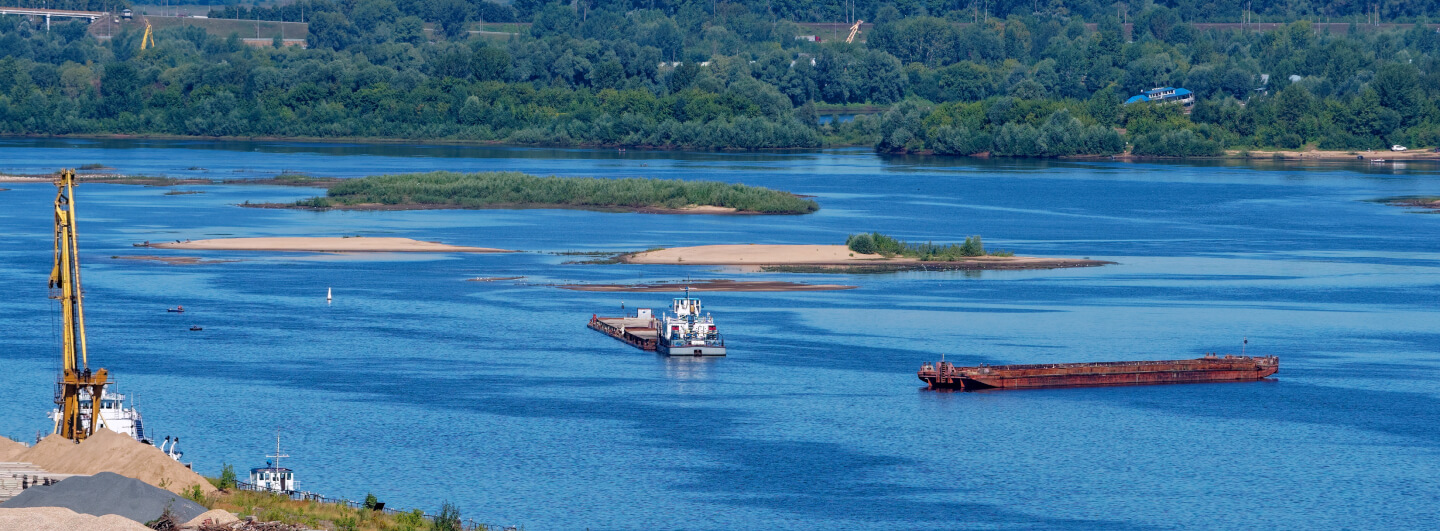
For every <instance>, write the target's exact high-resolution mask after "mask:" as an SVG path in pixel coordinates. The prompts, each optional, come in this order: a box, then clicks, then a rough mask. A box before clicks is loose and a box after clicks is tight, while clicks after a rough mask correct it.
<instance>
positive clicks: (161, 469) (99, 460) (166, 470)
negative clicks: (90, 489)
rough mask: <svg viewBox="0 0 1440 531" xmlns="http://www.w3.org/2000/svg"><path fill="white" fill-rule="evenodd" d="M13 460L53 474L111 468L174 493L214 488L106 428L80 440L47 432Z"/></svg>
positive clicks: (153, 449)
mask: <svg viewBox="0 0 1440 531" xmlns="http://www.w3.org/2000/svg"><path fill="white" fill-rule="evenodd" d="M13 460H14V461H22V462H27V463H34V464H35V466H38V467H40V468H43V469H45V470H47V471H50V472H54V473H57V474H97V473H100V472H114V473H116V474H120V475H122V476H126V477H131V478H135V479H138V480H140V481H144V482H146V483H149V484H151V485H155V486H157V487H158V486H160V485H161V483H164V484H165V487H164V488H166V489H169V490H170V491H171V492H176V493H183V492H184V491H186V490H188V489H189V488H190V486H191V485H199V486H200V490H201V491H202V492H204V493H206V494H210V493H212V492H215V487H214V486H213V485H211V484H210V482H209V481H206V480H205V478H203V477H201V476H200V474H196V473H195V471H193V470H190V469H188V468H185V465H182V464H180V463H178V462H176V461H175V460H174V459H171V458H170V456H168V455H165V452H162V451H160V449H159V448H156V447H154V446H151V445H148V444H145V443H142V442H139V441H136V440H135V439H132V438H130V437H129V436H127V435H123V434H120V433H116V432H113V431H110V430H97V431H96V432H95V435H92V436H90V438H88V439H85V442H82V443H80V444H75V443H73V442H71V441H69V440H68V439H64V438H61V437H60V436H59V435H51V436H49V437H46V438H45V439H43V440H41V441H40V442H39V444H36V445H35V446H32V447H30V449H28V450H26V451H24V452H21V453H20V454H19V455H16V456H15V457H14V458H13Z"/></svg>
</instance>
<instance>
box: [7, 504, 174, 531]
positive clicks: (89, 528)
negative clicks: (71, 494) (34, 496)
mask: <svg viewBox="0 0 1440 531" xmlns="http://www.w3.org/2000/svg"><path fill="white" fill-rule="evenodd" d="M0 529H24V530H25V531H75V530H77V529H83V530H85V531H150V529H149V528H147V527H145V526H143V525H140V524H137V523H135V522H134V521H133V520H130V519H128V518H124V517H120V516H115V515H113V514H112V515H108V516H91V515H88V514H78V513H76V512H75V511H72V510H70V509H66V508H64V507H27V508H24V509H0Z"/></svg>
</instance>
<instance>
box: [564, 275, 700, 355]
mask: <svg viewBox="0 0 1440 531" xmlns="http://www.w3.org/2000/svg"><path fill="white" fill-rule="evenodd" d="M700 308H701V306H700V299H696V298H692V297H690V288H685V296H684V297H676V298H675V299H674V300H673V301H672V302H671V307H670V309H671V311H672V312H673V314H667V315H664V316H663V317H659V318H657V317H655V313H654V312H653V311H651V310H650V309H649V308H641V309H639V310H636V312H635V315H627V316H624V317H600V316H598V315H593V314H592V315H591V316H590V324H589V327H590V329H592V330H596V331H599V332H601V333H603V334H605V335H608V336H610V337H613V338H615V339H619V340H621V341H624V342H626V343H628V344H630V346H632V347H635V348H638V349H640V350H653V351H655V352H658V353H660V354H664V355H666V356H694V357H705V356H724V355H725V340H724V339H722V338H721V337H720V332H719V331H718V330H717V329H716V328H715V318H714V317H711V316H710V315H709V314H705V315H701V313H700V311H701V310H700Z"/></svg>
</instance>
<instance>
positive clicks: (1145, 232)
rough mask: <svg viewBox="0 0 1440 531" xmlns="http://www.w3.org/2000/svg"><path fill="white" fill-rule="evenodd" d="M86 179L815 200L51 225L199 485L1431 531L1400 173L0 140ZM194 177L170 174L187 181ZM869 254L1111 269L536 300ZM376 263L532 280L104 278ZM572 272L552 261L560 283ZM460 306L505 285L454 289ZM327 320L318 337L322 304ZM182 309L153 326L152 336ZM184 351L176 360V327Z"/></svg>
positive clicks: (132, 376)
mask: <svg viewBox="0 0 1440 531" xmlns="http://www.w3.org/2000/svg"><path fill="white" fill-rule="evenodd" d="M84 163H103V164H106V165H108V166H112V167H115V168H117V169H118V170H119V171H122V172H126V173H141V174H150V175H168V176H174V177H187V176H202V177H208V178H215V179H220V178H249V177H264V176H271V175H274V174H276V173H278V172H280V171H282V170H290V171H302V172H307V173H310V174H313V175H322V176H330V175H333V176H341V177H352V176H360V175H367V174H372V173H380V172H399V171H420V170H432V169H448V170H464V171H475V170H500V169H503V170H520V171H527V172H532V173H540V174H560V175H598V176H655V177H678V178H685V179H719V180H725V181H732V182H744V183H746V184H754V185H764V186H770V187H774V188H780V189H785V190H790V191H794V192H796V193H801V194H810V195H814V196H817V199H818V201H819V202H820V203H821V205H822V206H823V208H822V210H820V211H819V212H818V213H816V214H813V215H808V216H803V217H738V216H658V215H642V214H615V213H597V212H584V211H573V210H529V211H508V210H491V211H424V212H324V213H315V212H300V211H282V210H258V209H243V208H237V207H235V206H233V205H235V204H236V203H240V202H243V201H247V200H248V201H286V200H294V199H298V198H302V197H307V196H310V195H314V193H315V191H314V190H309V189H296V188H283V187H269V186H182V187H179V188H180V189H185V190H199V191H203V192H205V193H203V194H195V195H173V196H167V195H163V194H164V193H165V192H166V191H167V189H165V188H153V187H142V186H125V185H101V184H86V185H84V186H82V187H81V188H80V189H79V190H78V191H77V200H78V210H79V214H80V216H81V217H80V219H81V222H80V227H79V228H80V237H81V246H82V260H83V261H82V263H83V266H84V271H85V273H84V274H85V277H84V282H85V287H86V289H87V295H88V299H87V310H88V312H87V318H88V324H89V330H90V353H91V357H92V358H91V359H92V362H93V364H95V365H100V366H104V367H106V368H108V369H110V370H111V372H112V373H113V374H114V375H115V377H116V378H117V379H118V380H119V381H120V386H121V390H122V391H127V392H129V393H132V394H134V395H138V397H139V399H140V407H141V410H142V411H143V412H144V414H145V418H146V424H147V426H149V427H150V428H151V429H152V430H153V431H154V433H155V434H157V435H159V436H161V437H163V436H165V435H179V436H181V437H182V446H183V447H184V449H185V451H186V452H187V453H186V458H187V460H191V459H193V461H194V462H195V467H196V469H197V470H199V471H201V472H203V473H207V474H211V475H214V474H217V473H218V471H219V469H220V467H221V464H222V463H230V464H234V465H236V466H237V468H239V469H241V470H242V475H243V473H244V472H243V470H244V469H245V468H248V467H250V466H258V465H259V464H261V463H263V462H264V459H265V458H264V455H265V454H266V453H271V452H273V450H274V447H273V444H274V435H275V430H276V429H279V430H280V431H281V434H282V437H283V444H284V446H285V451H286V453H288V454H290V455H291V456H293V457H291V458H289V459H287V460H285V463H286V465H287V466H291V467H293V468H295V469H296V470H297V478H298V479H299V481H300V484H301V488H303V489H305V490H311V491H315V492H320V493H325V494H327V495H330V496H345V497H350V498H359V497H363V496H364V495H365V493H367V492H374V493H376V494H377V495H378V496H379V497H380V499H381V500H383V501H385V502H387V504H388V505H390V506H392V507H419V508H423V509H426V510H430V511H433V510H435V508H437V507H438V506H439V504H440V503H441V502H442V501H445V500H449V501H453V502H454V503H456V504H457V505H458V506H459V507H460V509H461V511H462V513H463V514H464V515H465V516H466V517H469V518H475V519H476V520H480V521H485V522H493V523H505V524H521V525H524V526H525V527H526V528H527V529H532V530H544V529H583V528H590V529H838V528H846V529H919V528H925V529H969V528H986V529H995V528H1003V529H1010V528H1025V529H1032V528H1095V527H1102V526H1103V527H1109V528H1120V529H1124V528H1172V527H1184V528H1232V529H1235V528H1245V529H1251V528H1336V527H1347V526H1355V527H1367V528H1368V527H1386V528H1428V527H1435V525H1436V523H1437V522H1440V510H1437V507H1440V504H1437V501H1440V480H1437V477H1440V466H1437V462H1440V459H1437V450H1440V428H1437V426H1440V391H1437V390H1436V383H1437V379H1440V378H1437V377H1440V356H1437V345H1440V330H1437V324H1440V315H1437V302H1440V250H1437V248H1436V242H1437V241H1440V216H1437V215H1432V214H1421V213H1415V212H1412V211H1408V210H1406V209H1402V208H1394V207H1388V206H1384V205H1380V204H1376V203H1373V202H1367V201H1365V200H1367V199H1373V198H1377V197H1385V196H1394V195H1406V194H1424V193H1429V194H1440V176H1437V174H1440V172H1437V168H1436V167H1434V166H1426V165H1417V164H1411V165H1410V166H1408V167H1405V168H1393V167H1385V168H1374V167H1370V166H1365V165H1352V164H1334V165H1325V164H1310V165H1304V166H1298V165H1291V166H1287V165H1283V164H1278V163H1277V164H1264V165H1252V166H1244V165H1239V166H1237V165H1186V164H1137V163H1113V162H1108V161H1106V162H1075V163H1057V162H1049V163H1037V162H1026V161H982V160H968V159H967V160H937V159H930V158H881V157H877V156H876V155H874V154H872V153H869V152H866V151H863V150H839V151H821V152H800V153H784V154H699V153H672V152H643V151H631V152H628V153H623V154H622V153H616V152H613V151H605V150H599V151H588V150H539V149H510V148H468V147H413V146H376V145H324V144H295V143H284V144H281V143H268V144H267V143H206V142H144V141H132V142H120V141H113V142H85V141H41V140H6V141H0V173H42V172H48V171H53V169H55V168H56V167H57V166H59V165H70V166H76V165H80V164H84ZM191 168H203V169H191ZM0 187H5V188H11V190H10V191H5V192H0V294H3V295H0V330H4V333H3V334H0V360H3V363H4V367H5V368H6V370H4V371H0V389H3V390H4V395H3V396H4V400H5V403H6V407H4V408H0V433H3V434H6V435H10V436H12V437H17V438H21V439H33V437H34V434H35V432H36V431H38V430H46V429H48V425H47V422H46V420H45V419H44V417H43V414H44V412H45V411H46V410H47V408H48V407H49V404H50V399H51V386H52V383H51V382H52V381H53V378H54V374H55V371H56V369H57V366H58V361H57V358H58V357H59V356H58V352H57V350H56V349H57V347H56V341H57V337H58V329H57V327H56V326H55V324H54V317H53V315H54V312H53V307H52V306H51V305H52V304H53V302H52V301H50V300H48V299H47V298H46V289H45V279H46V275H47V274H48V272H49V268H50V260H51V255H50V253H51V250H50V249H51V241H50V238H51V234H50V231H51V217H50V208H51V206H50V202H51V201H52V199H53V194H54V188H53V187H52V186H50V185H41V184H12V183H0ZM870 230H878V231H881V232H885V233H889V234H892V235H896V236H899V237H902V238H906V239H914V240H934V241H937V242H939V241H957V240H960V239H962V238H963V237H964V236H966V235H972V234H980V235H983V236H984V237H985V241H986V243H987V245H988V246H989V247H990V248H1003V249H1009V250H1012V251H1015V252H1016V253H1018V254H1022V255H1044V256H1070V257H1091V258H1098V259H1106V260H1113V261H1115V262H1118V265H1112V266H1107V267H1103V268H1087V269H1072V270H1057V271H1021V272H982V273H961V272H953V273H903V274H889V275H839V276H835V275H782V274H761V273H747V272H741V271H729V270H723V269H721V268H709V267H681V266H629V265H567V264H565V262H567V261H570V260H573V259H575V258H576V257H573V256H563V255H558V254H553V253H555V252H563V251H587V250H614V251H624V250H636V249H645V248H650V247H655V246H676V245H692V244H714V243H838V242H841V241H843V239H844V237H845V235H846V234H848V233H852V232H860V231H870ZM281 235H329V236H336V235H393V236H404V237H411V238H418V239H424V240H434V241H443V242H446V243H452V244H460V245H478V246H492V247H502V248H510V249H520V250H526V251H534V252H528V253H522V254H505V255H460V254H454V255H452V254H442V255H423V256H417V255H390V254H375V255H346V256H333V255H318V254H304V253H299V254H284V253H220V252H191V251H169V252H168V254H172V255H182V256H203V257H206V258H212V259H236V260H239V261H236V262H227V263H213V264H206V265H192V266H180V265H165V264H160V263H151V262H137V261H130V260H115V259H112V258H111V257H112V256H115V255H127V254H157V253H159V252H162V251H154V250H152V251H149V252H148V253H141V252H140V250H138V249H134V248H133V247H131V245H130V244H132V243H135V242H139V241H144V240H152V241H160V240H170V239H187V238H192V239H199V238H207V237H227V236H281ZM581 258H583V257H581ZM476 276H486V277H508V276H524V277H525V278H524V279H523V280H521V281H514V282H490V283H477V282H465V281H464V280H465V279H466V278H472V277H476ZM686 278H741V279H753V280H764V279H783V280H797V281H807V282H843V283H848V284H853V285H857V286H859V289H856V290H852V291H836V292H812V293H707V294H705V295H704V300H705V303H706V305H707V307H708V309H709V310H711V311H713V312H714V313H715V315H716V317H717V319H718V320H719V323H720V324H721V326H722V328H723V331H724V332H725V333H726V336H727V338H728V343H729V344H730V346H731V355H730V356H729V357H727V358H724V359H716V360H691V359H674V360H670V359H663V358H660V357H657V356H655V355H653V354H648V353H643V352H640V351H637V350H634V349H632V348H630V347H628V346H626V345H624V344H621V343H619V342H617V341H613V340H610V339H608V338H606V337H604V336H602V335H599V334H597V333H595V332H592V331H589V330H587V329H586V328H585V327H584V324H585V321H586V320H587V319H588V318H589V316H590V315H591V314H593V313H600V314H607V313H608V314H614V313H618V312H619V311H620V305H621V304H622V302H623V303H624V304H625V305H626V307H628V308H631V309H633V308H635V307H637V306H650V307H662V306H663V305H664V304H665V302H666V300H667V298H668V295H665V294H637V293H630V294H615V293H586V292H572V291H564V290H559V289H556V288H553V287H548V286H546V284H552V283H561V282H607V283H608V282H632V281H638V280H645V281H654V280H666V279H673V280H683V279H686ZM327 287H333V289H334V294H335V301H334V303H333V304H331V305H328V306H327V305H326V304H325V302H324V294H325V290H326V288H327ZM176 304H183V305H184V306H185V307H186V309H187V310H189V311H188V312H187V313H185V314H184V315H176V314H167V313H165V312H164V311H163V309H164V308H166V307H170V306H174V305H176ZM192 324H198V325H202V326H204V327H205V330H204V331H203V332H199V333H191V332H189V331H187V330H186V329H187V328H188V327H189V326H190V325H192ZM1243 338H1249V341H1250V343H1249V346H1248V351H1247V352H1248V353H1254V354H1274V355H1278V356H1280V358H1281V371H1280V373H1279V374H1278V375H1277V376H1276V377H1275V378H1274V379H1272V380H1270V381H1263V382H1254V383H1232V384H1195V385H1173V386H1151V387H1119V388H1090V389H1052V390H1036V391H1011V392H986V393H937V392H931V391H926V390H924V389H923V384H922V383H921V382H919V381H918V380H917V379H916V378H915V375H914V371H915V370H916V369H917V368H918V367H919V365H920V363H921V362H923V361H933V360H936V359H938V358H940V356H941V355H942V354H943V355H944V356H945V357H946V359H947V360H951V361H954V362H957V363H965V364H973V363H1012V362H1014V363H1027V362H1061V361H1088V360H1120V359H1135V358H1180V357H1190V356H1199V355H1202V354H1204V353H1206V352H1238V351H1239V349H1240V348H1241V340H1242V339H1243Z"/></svg>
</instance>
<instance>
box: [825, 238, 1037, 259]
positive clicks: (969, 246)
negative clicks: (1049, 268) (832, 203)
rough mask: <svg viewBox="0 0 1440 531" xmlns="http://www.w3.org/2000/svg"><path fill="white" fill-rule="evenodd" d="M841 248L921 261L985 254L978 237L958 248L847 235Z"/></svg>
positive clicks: (966, 239)
mask: <svg viewBox="0 0 1440 531" xmlns="http://www.w3.org/2000/svg"><path fill="white" fill-rule="evenodd" d="M845 245H846V247H849V248H850V250H851V251H855V252H857V253H865V254H879V255H882V256H885V257H894V256H904V257H907V258H917V259H920V260H924V261H947V262H953V261H955V260H957V259H960V258H966V257H974V256H986V254H987V253H986V252H985V244H984V243H983V242H981V240H980V237H979V236H970V237H967V238H965V242H964V243H961V244H959V245H956V244H953V243H952V244H940V245H937V244H935V243H933V242H926V243H910V242H906V241H901V240H897V239H895V238H892V237H890V236H886V235H884V234H880V233H878V232H872V233H869V234H863V233H862V234H851V235H850V236H849V237H847V238H846V239H845ZM990 256H1015V254H1014V253H1010V252H1008V251H1002V252H999V253H993V254H991V255H990Z"/></svg>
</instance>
